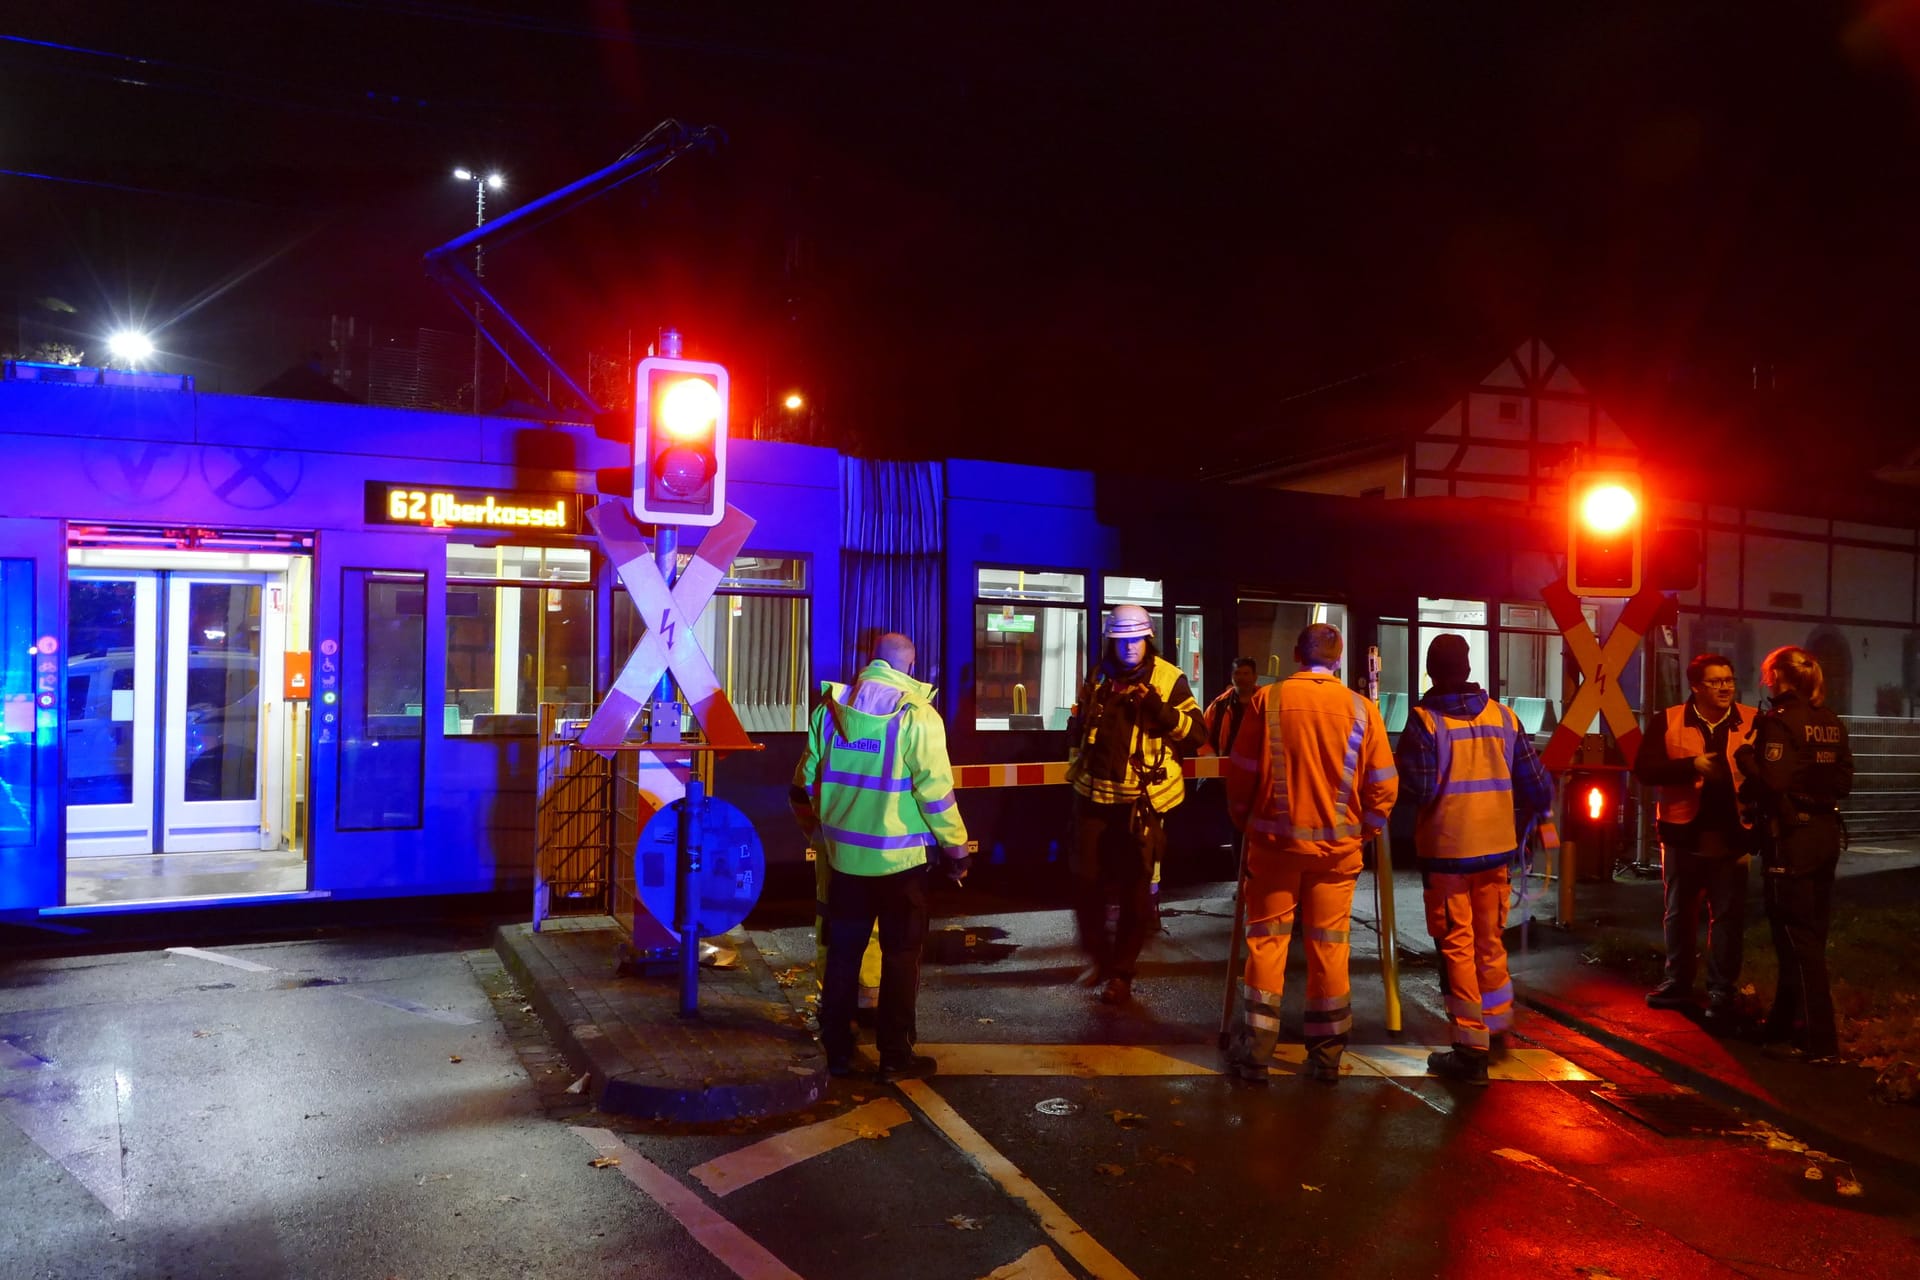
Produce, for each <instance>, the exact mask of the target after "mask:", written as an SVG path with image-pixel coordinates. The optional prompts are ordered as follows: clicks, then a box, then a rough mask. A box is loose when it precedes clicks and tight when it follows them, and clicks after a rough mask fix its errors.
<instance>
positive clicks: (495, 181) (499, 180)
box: [487, 173, 507, 191]
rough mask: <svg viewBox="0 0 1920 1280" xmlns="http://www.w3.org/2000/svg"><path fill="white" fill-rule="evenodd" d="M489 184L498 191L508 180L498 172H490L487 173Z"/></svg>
mask: <svg viewBox="0 0 1920 1280" xmlns="http://www.w3.org/2000/svg"><path fill="white" fill-rule="evenodd" d="M487 185H488V186H490V187H492V188H493V189H494V190H495V191H498V190H499V189H500V188H502V187H504V186H506V185H507V180H506V179H505V178H503V177H501V176H500V175H499V174H497V173H490V174H488V175H487Z"/></svg>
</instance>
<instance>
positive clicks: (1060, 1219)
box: [898, 1080, 1139, 1280]
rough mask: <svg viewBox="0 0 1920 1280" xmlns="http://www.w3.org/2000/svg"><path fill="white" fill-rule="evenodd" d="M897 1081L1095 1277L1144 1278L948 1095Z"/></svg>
mask: <svg viewBox="0 0 1920 1280" xmlns="http://www.w3.org/2000/svg"><path fill="white" fill-rule="evenodd" d="M898 1087H899V1089H900V1092H902V1093H904V1094H906V1095H907V1101H909V1102H911V1103H913V1105H914V1106H916V1107H918V1108H920V1113H921V1114H922V1115H924V1116H926V1118H927V1119H928V1120H929V1121H931V1122H932V1123H933V1126H934V1127H935V1128H937V1129H939V1130H940V1132H942V1133H944V1134H946V1135H947V1140H948V1141H950V1142H952V1143H953V1145H954V1146H956V1147H958V1148H960V1150H961V1152H962V1153H963V1154H965V1155H966V1156H967V1157H968V1158H969V1159H971V1160H972V1161H973V1162H974V1163H975V1164H977V1165H979V1166H980V1169H981V1171H982V1172H983V1173H985V1174H986V1175H987V1176H988V1177H989V1178H992V1179H993V1180H994V1181H995V1182H997V1183H999V1184H1000V1189H1001V1190H1002V1191H1004V1192H1006V1193H1007V1194H1008V1195H1009V1196H1011V1197H1013V1198H1014V1199H1015V1200H1018V1201H1020V1202H1021V1203H1022V1204H1024V1205H1026V1206H1027V1208H1028V1209H1029V1210H1030V1211H1031V1212H1032V1213H1033V1215H1034V1217H1035V1218H1037V1219H1039V1222H1040V1229H1041V1230H1042V1231H1045V1232H1046V1233H1047V1235H1048V1236H1049V1237H1050V1238H1051V1239H1052V1240H1053V1242H1054V1243H1055V1244H1057V1245H1059V1246H1060V1247H1061V1249H1063V1250H1065V1251H1066V1254H1067V1256H1068V1257H1069V1258H1072V1259H1073V1260H1074V1261H1075V1262H1078V1263H1079V1264H1080V1266H1081V1267H1082V1268H1083V1269H1084V1270H1085V1271H1086V1272H1087V1273H1088V1274H1089V1275H1091V1276H1092V1277H1093V1280H1139V1277H1138V1276H1136V1275H1134V1274H1133V1272H1131V1271H1129V1270H1128V1269H1127V1268H1126V1266H1125V1264H1123V1263H1122V1262H1121V1261H1120V1259H1118V1258H1116V1257H1114V1256H1113V1255H1112V1254H1110V1253H1108V1252H1107V1251H1106V1249H1105V1247H1104V1246H1102V1245H1101V1243H1100V1242H1099V1241H1098V1240H1095V1239H1094V1238H1093V1237H1092V1236H1090V1235H1088V1234H1087V1233H1086V1231H1085V1229H1083V1228H1082V1227H1081V1226H1080V1224H1079V1223H1077V1222H1075V1221H1074V1220H1073V1219H1072V1218H1070V1217H1068V1216H1067V1211H1066V1210H1065V1209H1062V1208H1061V1207H1060V1206H1059V1205H1057V1204H1055V1203H1054V1201H1053V1197H1051V1196H1049V1195H1048V1194H1047V1193H1046V1192H1044V1191H1042V1190H1041V1189H1040V1188H1039V1187H1038V1186H1037V1185H1036V1184H1035V1183H1034V1181H1033V1179H1031V1178H1029V1177H1027V1175H1026V1174H1024V1173H1022V1172H1020V1170H1018V1169H1016V1168H1015V1167H1014V1165H1013V1162H1012V1161H1011V1160H1009V1159H1007V1158H1006V1157H1005V1156H1003V1155H1001V1154H1000V1153H999V1152H998V1151H997V1150H995V1149H994V1146H993V1144H992V1143H990V1142H988V1141H987V1140H986V1139H985V1138H983V1137H981V1136H980V1131H979V1130H977V1129H975V1128H974V1127H973V1126H972V1125H970V1124H968V1123H967V1122H966V1121H965V1120H963V1119H961V1118H960V1113H959V1112H957V1111H955V1110H954V1109H953V1108H952V1107H950V1106H948V1105H947V1100H946V1099H945V1098H942V1097H941V1096H940V1095H939V1094H937V1093H935V1092H934V1091H933V1088H932V1086H930V1085H928V1084H927V1082H926V1081H924V1080H901V1081H899V1082H898Z"/></svg>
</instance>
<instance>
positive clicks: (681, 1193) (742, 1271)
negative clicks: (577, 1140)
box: [568, 1125, 802, 1280]
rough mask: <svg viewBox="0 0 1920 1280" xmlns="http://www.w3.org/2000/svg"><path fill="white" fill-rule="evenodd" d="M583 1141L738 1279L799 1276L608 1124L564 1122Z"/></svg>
mask: <svg viewBox="0 0 1920 1280" xmlns="http://www.w3.org/2000/svg"><path fill="white" fill-rule="evenodd" d="M568 1127H569V1128H571V1129H572V1130H573V1131H574V1132H575V1133H577V1134H579V1135H580V1136H581V1137H582V1138H584V1139H585V1140H586V1142H587V1145H588V1146H590V1147H592V1148H593V1149H594V1150H595V1151H597V1152H599V1153H600V1154H601V1155H603V1156H611V1157H613V1158H614V1159H617V1160H618V1161H619V1162H620V1164H619V1166H618V1167H619V1169H620V1174H621V1176H622V1177H624V1178H625V1179H626V1180H627V1181H628V1182H631V1183H632V1184H633V1185H634V1187H635V1188H636V1189H638V1190H639V1192H640V1194H641V1195H644V1196H646V1197H647V1198H648V1199H649V1200H652V1201H653V1202H654V1203H655V1204H657V1205H659V1206H660V1207H661V1208H662V1209H665V1210H666V1211H667V1212H668V1213H670V1214H672V1215H673V1218H674V1221H676V1222H678V1223H679V1224H680V1225H681V1226H682V1227H684V1228H686V1231H687V1234H688V1235H690V1236H692V1237H693V1238H694V1240H695V1241H697V1242H698V1243H699V1245H700V1247H701V1248H703V1249H705V1250H706V1251H707V1252H708V1253H710V1254H712V1255H713V1256H714V1257H715V1258H717V1259H719V1261H720V1263H721V1265H723V1266H725V1267H726V1269H727V1270H729V1271H731V1272H733V1274H735V1275H736V1276H739V1277H740V1280H802V1278H801V1276H800V1273H799V1272H797V1271H795V1270H793V1269H792V1268H791V1267H789V1266H787V1264H786V1263H784V1262H782V1261H780V1259H778V1258H776V1257H774V1256H773V1255H772V1254H771V1253H769V1252H768V1251H767V1249H766V1246H764V1245H762V1244H761V1243H760V1242H759V1241H758V1240H755V1239H754V1238H753V1237H752V1236H750V1235H748V1234H747V1233H746V1232H744V1231H742V1230H741V1229H740V1228H738V1227H736V1226H734V1225H733V1224H732V1223H731V1222H728V1221H727V1220H726V1219H725V1218H723V1217H721V1216H720V1215H719V1214H717V1213H715V1212H714V1211H713V1210H712V1209H710V1208H708V1207H707V1205H706V1203H705V1202H704V1201H702V1200H701V1199H700V1197H699V1196H697V1195H695V1194H694V1193H693V1192H692V1191H691V1190H689V1189H688V1188H686V1187H684V1186H682V1185H681V1184H680V1183H679V1182H677V1181H675V1180H674V1178H673V1177H672V1176H671V1175H669V1174H668V1173H667V1172H666V1170H664V1169H662V1168H660V1166H658V1165H656V1164H654V1163H653V1162H652V1161H651V1160H648V1159H647V1158H646V1157H645V1156H643V1155H641V1154H640V1153H639V1152H638V1151H635V1150H634V1149H633V1148H632V1147H629V1146H628V1145H627V1144H626V1143H624V1142H622V1141H620V1139H619V1138H617V1137H615V1136H614V1135H613V1133H612V1131H611V1130H608V1129H589V1128H584V1127H582V1126H580V1125H569V1126H568Z"/></svg>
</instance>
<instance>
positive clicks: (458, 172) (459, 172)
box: [453, 169, 473, 182]
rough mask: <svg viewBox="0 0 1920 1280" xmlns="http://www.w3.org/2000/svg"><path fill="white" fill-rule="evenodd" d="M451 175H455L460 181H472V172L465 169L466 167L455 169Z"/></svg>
mask: <svg viewBox="0 0 1920 1280" xmlns="http://www.w3.org/2000/svg"><path fill="white" fill-rule="evenodd" d="M453 176H454V177H456V178H458V179H460V181H462V182H471V181H473V174H472V172H470V171H469V170H466V169H455V170H454V171H453Z"/></svg>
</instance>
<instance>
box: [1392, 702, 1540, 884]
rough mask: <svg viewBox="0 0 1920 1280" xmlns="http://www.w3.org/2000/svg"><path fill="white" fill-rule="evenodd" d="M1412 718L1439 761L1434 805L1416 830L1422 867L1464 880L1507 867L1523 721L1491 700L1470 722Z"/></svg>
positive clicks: (1422, 710)
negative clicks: (1516, 753) (1417, 721)
mask: <svg viewBox="0 0 1920 1280" xmlns="http://www.w3.org/2000/svg"><path fill="white" fill-rule="evenodd" d="M1413 714H1414V715H1416V716H1418V717H1419V718H1420V723H1421V725H1422V727H1424V728H1425V729H1426V730H1427V732H1428V733H1430V734H1432V735H1433V742H1434V748H1435V751H1436V752H1437V754H1438V757H1439V768H1438V770H1437V771H1436V777H1435V782H1436V787H1435V790H1434V794H1433V799H1432V800H1431V801H1430V802H1429V803H1427V804H1424V805H1422V806H1421V807H1420V815H1419V818H1418V819H1417V821H1416V822H1415V824H1414V831H1413V843H1414V849H1415V850H1416V852H1417V853H1418V854H1419V857H1420V865H1421V866H1422V867H1423V868H1424V869H1426V870H1429V871H1445V872H1452V873H1456V874H1462V875H1464V874H1467V873H1470V872H1474V871H1484V870H1486V869H1488V868H1490V867H1497V866H1501V865H1503V864H1504V863H1505V862H1506V860H1507V857H1508V855H1510V854H1511V853H1512V852H1513V850H1514V847H1515V846H1516V845H1518V844H1519V842H1520V837H1519V833H1518V832H1516V831H1515V830H1514V824H1513V756H1514V751H1515V743H1516V740H1517V739H1518V738H1519V736H1520V733H1521V728H1520V719H1519V717H1518V716H1516V715H1514V713H1513V712H1512V710H1510V709H1509V708H1507V707H1505V706H1503V705H1501V704H1500V703H1498V702H1495V701H1493V699H1491V698H1489V699H1487V705H1486V706H1484V707H1482V708H1481V709H1480V714H1479V715H1477V716H1474V717H1473V718H1472V719H1458V718H1456V717H1453V716H1449V715H1447V714H1445V713H1444V712H1442V713H1440V714H1438V715H1436V714H1435V713H1434V712H1433V711H1431V710H1429V709H1428V708H1426V707H1415V708H1414V709H1413Z"/></svg>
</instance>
